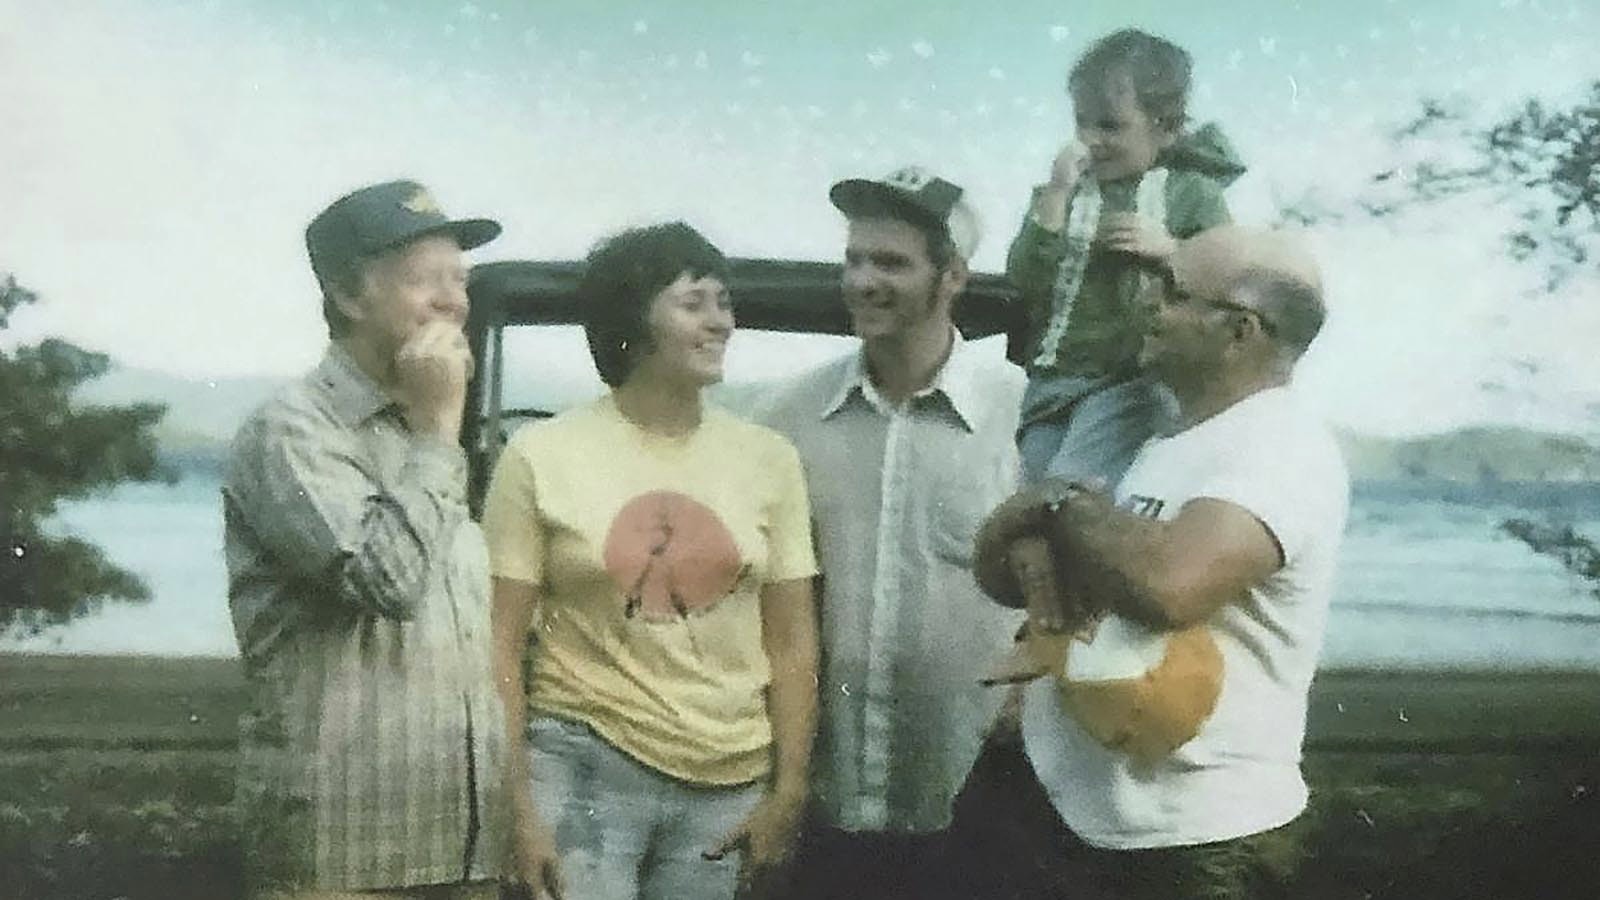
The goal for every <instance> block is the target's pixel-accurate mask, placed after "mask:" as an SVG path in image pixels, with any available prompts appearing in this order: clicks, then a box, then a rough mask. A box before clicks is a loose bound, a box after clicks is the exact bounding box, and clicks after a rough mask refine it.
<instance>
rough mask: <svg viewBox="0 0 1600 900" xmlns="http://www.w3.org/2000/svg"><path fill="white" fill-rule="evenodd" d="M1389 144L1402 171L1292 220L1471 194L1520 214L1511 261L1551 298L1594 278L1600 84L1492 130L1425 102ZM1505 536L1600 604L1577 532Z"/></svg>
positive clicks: (1513, 528)
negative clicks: (1538, 271)
mask: <svg viewBox="0 0 1600 900" xmlns="http://www.w3.org/2000/svg"><path fill="white" fill-rule="evenodd" d="M1390 138H1391V139H1392V142H1393V146H1394V150H1395V155H1396V159H1397V163H1396V165H1394V166H1392V167H1390V168H1387V169H1385V170H1383V171H1381V172H1375V173H1373V174H1372V175H1371V176H1370V177H1369V178H1368V179H1367V184H1366V187H1365V189H1364V190H1363V191H1361V192H1359V194H1358V195H1357V196H1355V197H1351V198H1345V199H1344V200H1343V201H1342V202H1338V203H1332V202H1329V201H1328V200H1327V198H1323V197H1317V196H1310V195H1308V196H1307V197H1305V198H1302V199H1301V200H1300V201H1299V202H1297V203H1295V204H1293V205H1291V206H1289V207H1288V208H1286V209H1285V210H1284V211H1283V213H1282V215H1283V218H1284V219H1286V220H1288V221H1291V222H1295V223H1298V224H1302V225H1310V224H1314V223H1317V222H1326V221H1339V220H1343V219H1348V218H1349V217H1351V216H1352V215H1356V216H1366V217H1370V218H1382V217H1385V216H1388V215H1391V214H1394V213H1396V212H1399V211H1402V210H1406V209H1411V208H1415V207H1417V206H1420V205H1426V204H1430V203H1437V202H1440V201H1444V200H1448V199H1451V198H1456V197H1461V196H1463V195H1468V194H1471V195H1476V196H1481V197H1482V198H1483V199H1484V200H1485V202H1490V203H1496V204H1500V205H1502V206H1503V207H1504V208H1507V209H1509V210H1510V211H1511V212H1512V213H1514V215H1515V221H1516V223H1517V224H1516V225H1515V226H1514V227H1512V228H1511V229H1510V231H1509V232H1508V233H1507V234H1506V236H1505V238H1506V244H1507V249H1508V251H1509V253H1510V255H1511V257H1512V258H1514V259H1517V260H1521V261H1523V262H1525V263H1527V264H1528V265H1535V266H1540V267H1541V268H1542V270H1543V273H1544V290H1545V291H1546V292H1554V291H1556V290H1557V289H1558V288H1560V287H1561V286H1562V285H1563V284H1564V283H1566V282H1567V281H1568V279H1571V278H1574V277H1579V278H1591V279H1592V278H1594V277H1595V274H1594V260H1595V259H1596V258H1600V81H1595V82H1592V83H1590V84H1589V85H1588V86H1587V88H1586V89H1585V90H1584V91H1583V92H1581V93H1580V94H1578V95H1577V96H1576V98H1575V99H1574V100H1572V101H1570V102H1569V103H1565V104H1556V105H1551V104H1548V103H1543V102H1540V101H1538V100H1528V101H1527V102H1525V103H1524V104H1522V106H1520V107H1519V108H1517V109H1516V110H1514V111H1511V112H1509V113H1507V114H1505V115H1504V116H1502V117H1500V118H1498V119H1495V120H1493V121H1488V122H1485V121H1484V120H1483V119H1482V118H1481V117H1479V116H1478V115H1476V114H1475V112H1474V110H1472V109H1471V108H1470V107H1469V106H1467V105H1464V104H1460V105H1457V104H1450V103H1445V102H1442V101H1437V100H1429V101H1425V102H1423V103H1422V105H1421V107H1420V109H1419V110H1418V112H1417V114H1416V115H1415V116H1414V117H1413V118H1412V119H1411V121H1409V122H1407V123H1406V124H1404V125H1403V126H1401V127H1400V128H1397V129H1395V130H1394V131H1393V132H1392V133H1391V134H1390ZM1578 339H1580V340H1581V339H1584V338H1581V337H1580V338H1578ZM1501 528H1502V529H1503V530H1504V531H1505V532H1506V533H1507V534H1510V535H1512V536H1513V537H1515V538H1517V539H1518V540H1520V541H1522V542H1523V543H1525V544H1527V545H1528V546H1529V547H1530V548H1532V549H1533V550H1534V551H1535V552H1537V553H1541V554H1543V555H1546V556H1549V557H1552V558H1554V559H1556V560H1558V561H1559V562H1560V563H1561V564H1562V566H1564V567H1565V568H1566V569H1567V570H1568V571H1570V572H1573V573H1574V574H1576V575H1577V576H1579V577H1580V578H1583V579H1584V580H1585V581H1586V582H1588V583H1589V584H1591V585H1593V586H1594V593H1595V596H1596V597H1600V547H1597V546H1596V544H1595V543H1594V542H1592V541H1590V540H1589V539H1588V538H1586V537H1584V536H1583V535H1582V534H1580V533H1578V532H1577V531H1575V530H1574V529H1573V528H1572V527H1571V526H1570V525H1561V524H1554V523H1548V522H1545V523H1541V522H1534V521H1531V520H1527V519H1512V520H1509V521H1507V522H1504V523H1502V525H1501Z"/></svg>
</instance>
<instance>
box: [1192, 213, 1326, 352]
mask: <svg viewBox="0 0 1600 900" xmlns="http://www.w3.org/2000/svg"><path fill="white" fill-rule="evenodd" d="M1172 275H1173V279H1174V280H1175V281H1176V282H1177V283H1178V284H1180V285H1182V286H1183V288H1184V289H1185V290H1186V291H1188V292H1189V293H1190V294H1193V295H1194V296H1197V297H1202V298H1205V299H1210V300H1220V301H1224V302H1226V303H1229V304H1232V305H1236V306H1241V307H1245V308H1247V309H1251V310H1254V311H1255V312H1256V313H1257V314H1258V316H1259V317H1260V319H1261V322H1262V325H1263V327H1264V329H1265V330H1266V331H1267V333H1268V334H1269V335H1270V336H1271V337H1272V338H1273V339H1274V340H1276V341H1277V342H1278V344H1279V345H1280V346H1281V347H1282V348H1283V350H1284V351H1285V353H1286V355H1287V358H1288V360H1289V361H1290V362H1293V361H1294V360H1295V359H1298V358H1299V357H1300V355H1301V354H1302V353H1304V352H1305V351H1306V348H1307V347H1309V346H1311V341H1312V340H1313V339H1314V338H1316V336H1317V332H1318V331H1320V330H1321V329H1322V322H1323V320H1324V319H1325V318H1326V317H1327V310H1326V308H1325V307H1324V306H1323V303H1322V273H1321V270H1320V269H1319V268H1318V266H1317V262H1316V260H1315V259H1314V258H1313V257H1312V256H1311V253H1310V251H1309V250H1307V249H1306V247H1305V245H1304V244H1302V243H1301V242H1300V241H1299V240H1297V239H1296V238H1294V237H1292V236H1291V235H1289V234H1286V233H1284V232H1281V231H1267V230H1264V229H1254V228H1243V227H1240V226H1237V225H1222V226H1219V227H1217V228H1212V229H1209V230H1207V231H1203V232H1201V233H1199V234H1197V235H1195V236H1194V237H1192V238H1189V239H1188V240H1186V241H1181V242H1179V244H1178V248H1177V250H1176V251H1175V252H1174V253H1173V255H1172Z"/></svg>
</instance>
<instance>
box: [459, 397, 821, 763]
mask: <svg viewBox="0 0 1600 900" xmlns="http://www.w3.org/2000/svg"><path fill="white" fill-rule="evenodd" d="M483 529H484V533H485V535H486V537H487V538H488V542H489V554H490V560H491V565H492V568H493V571H494V574H495V575H497V576H499V577H501V578H509V579H514V580H517V581H524V582H528V583H531V584H534V585H537V586H538V589H539V597H540V599H539V610H538V613H537V614H536V616H535V621H534V625H533V634H531V635H530V636H529V662H530V666H531V669H530V677H529V684H528V708H529V710H530V711H532V712H533V713H534V714H547V715H554V716H559V717H562V718H567V719H573V720H576V721H580V722H583V723H585V724H587V725H588V726H589V727H591V728H593V729H594V730H595V732H596V733H598V734H599V735H600V736H601V737H603V738H605V739H606V740H607V741H609V742H611V743H612V744H613V745H615V746H616V747H617V748H618V749H620V750H622V751H623V752H625V753H627V754H628V755H629V756H632V757H634V758H635V759H638V760H639V761H641V762H643V763H645V764H646V765H649V766H651V767H653V768H655V769H658V770H660V771H662V772H665V773H666V774H668V775H672V776H674V777H676V778H681V779H684V780H687V781H692V782H697V783H701V784H712V785H730V784H743V783H746V782H750V781H754V780H756V779H758V778H761V777H762V776H763V775H765V774H766V773H767V771H768V770H769V769H770V768H771V764H770V753H769V747H770V745H771V743H772V728H771V723H770V721H769V720H768V718H767V709H766V696H765V689H766V686H767V682H768V681H769V678H770V672H769V670H768V665H767V656H766V652H765V651H764V649H763V648H762V644H761V610H760V592H761V587H762V585H765V584H769V583H772V582H777V581H788V580H791V579H795V578H809V577H810V576H812V575H815V574H816V571H817V566H816V559H815V557H814V555H813V552H812V546H811V513H810V509H809V507H808V503H807V500H806V491H805V483H804V480H803V476H802V474H801V468H800V459H799V456H798V455H797V454H796V452H795V449H794V447H793V446H792V445H791V444H790V443H789V442H788V441H787V440H786V439H785V438H783V437H782V436H780V435H779V434H778V433H777V432H775V431H771V430H769V429H767V428H763V427H761V426H759V425H754V424H751V423H748V422H743V421H741V420H739V419H736V418H734V417H733V416H731V415H729V414H728V413H726V412H724V411H722V410H719V409H714V408H708V409H707V410H706V413H705V416H704V418H703V419H702V421H701V424H700V426H699V427H698V428H697V429H695V431H694V432H692V433H691V434H689V435H687V436H684V437H679V438H666V437H661V436H659V435H653V434H649V433H647V432H645V431H643V430H642V429H640V428H639V427H637V426H636V425H634V424H633V423H631V422H629V421H628V420H627V419H625V418H624V417H623V416H622V415H621V414H620V413H619V412H618V411H617V408H616V404H615V402H614V401H613V399H612V398H611V397H610V396H606V397H603V398H601V399H600V400H598V401H596V402H595V403H592V404H590V405H588V406H585V407H581V408H578V409H574V410H571V411H569V412H566V413H563V414H562V415H559V416H557V417H555V418H553V419H550V420H549V421H546V422H540V423H536V424H533V425H529V426H527V427H525V428H523V429H521V430H519V431H518V432H517V433H516V434H515V435H514V436H513V437H512V438H511V441H510V443H509V444H508V445H507V446H506V448H505V451H504V452H503V453H502V454H501V456H500V460H499V462H498V463H497V464H496V466H495V472H494V478H493V480H492V482H491V483H490V486H489V493H488V497H487V499H486V500H485V504H484V515H483Z"/></svg>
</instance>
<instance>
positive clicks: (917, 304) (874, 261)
mask: <svg viewBox="0 0 1600 900" xmlns="http://www.w3.org/2000/svg"><path fill="white" fill-rule="evenodd" d="M962 271H963V270H962V269H961V268H960V266H959V264H952V265H951V266H949V267H947V268H945V269H943V270H941V269H939V268H937V267H936V266H935V265H934V263H933V260H932V259H931V258H930V257H929V255H928V239H927V236H926V235H925V234H924V233H923V232H922V231H921V230H920V229H918V228H917V227H916V226H915V225H912V224H911V223H909V222H904V221H901V220H899V219H890V218H852V219H851V220H850V231H849V237H848V239H847V243H846V246H845V254H844V280H843V290H844V303H845V307H846V308H847V309H849V311H850V320H851V323H852V324H853V326H854V328H855V333H856V334H857V336H859V337H860V338H861V339H862V340H865V341H869V342H870V341H875V340H904V339H906V338H909V337H912V336H914V335H920V334H923V333H933V332H937V333H938V334H939V335H941V336H942V335H944V334H945V333H946V332H948V331H949V328H950V304H951V301H952V300H953V299H954V298H955V295H956V294H957V293H959V292H960V290H961V286H962V284H963V282H964V281H965V279H964V277H963V275H962Z"/></svg>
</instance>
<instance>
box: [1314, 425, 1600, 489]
mask: <svg viewBox="0 0 1600 900" xmlns="http://www.w3.org/2000/svg"><path fill="white" fill-rule="evenodd" d="M1340 438H1341V443H1342V444H1343V447H1344V452H1345V461H1346V463H1347V464H1348V465H1349V467H1350V475H1351V477H1352V478H1353V479H1355V480H1356V481H1407V480H1429V481H1444V482H1452V483H1458V484H1496V483H1506V482H1546V483H1562V484H1565V483H1578V482H1600V448H1597V447H1595V446H1594V445H1593V444H1591V443H1589V442H1588V441H1585V440H1584V439H1583V438H1580V437H1575V436H1572V435H1565V434H1550V433H1547V432H1539V431H1528V430H1525V429H1521V428H1514V427H1510V426H1481V427H1474V428H1462V429H1459V430H1456V431H1449V432H1445V433H1444V434H1436V435H1427V436H1423V437H1415V438H1399V439H1397V438H1382V437H1373V436H1370V435H1360V434H1354V433H1345V434H1343V435H1341V436H1340Z"/></svg>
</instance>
